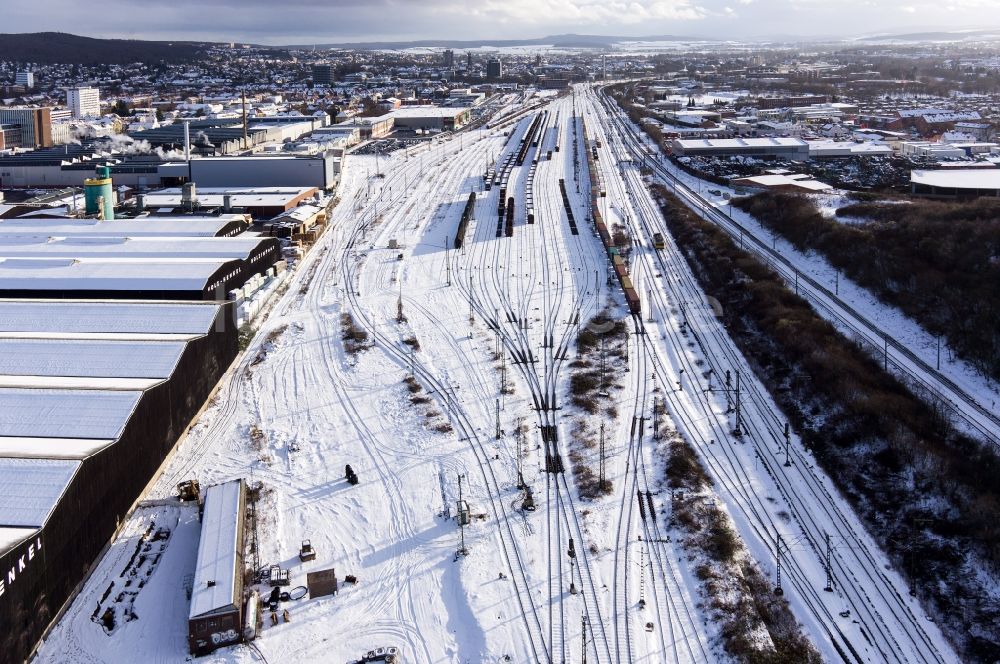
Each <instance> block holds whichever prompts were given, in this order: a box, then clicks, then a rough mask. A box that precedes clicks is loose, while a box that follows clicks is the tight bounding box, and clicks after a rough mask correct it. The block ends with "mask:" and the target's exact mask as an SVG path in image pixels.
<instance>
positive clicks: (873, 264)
mask: <svg viewBox="0 0 1000 664" xmlns="http://www.w3.org/2000/svg"><path fill="white" fill-rule="evenodd" d="M734 205H736V206H737V207H739V208H740V209H742V210H744V211H746V212H749V213H750V214H752V215H753V216H754V217H755V218H756V219H757V220H758V221H760V222H761V223H762V224H763V225H764V226H766V227H767V228H769V229H771V230H772V231H774V232H775V233H778V234H779V235H781V236H782V237H784V238H786V239H787V240H788V241H789V242H791V243H792V244H793V245H795V247H796V248H798V249H800V250H803V251H817V252H819V253H820V254H822V255H823V256H824V257H825V258H826V259H827V260H828V261H829V262H830V263H831V264H832V265H833V266H834V267H836V268H837V269H838V270H841V271H842V272H843V273H844V274H846V275H847V276H848V277H850V278H851V279H852V280H854V281H855V282H857V283H858V284H860V285H862V286H864V287H865V288H868V289H869V290H871V291H872V292H873V293H874V294H875V295H876V296H877V297H878V298H879V299H880V300H882V301H883V302H885V303H887V304H890V305H892V306H895V307H898V308H900V309H901V310H903V311H904V312H905V313H906V314H907V315H909V316H911V317H912V318H914V319H915V320H916V321H918V322H919V323H920V324H921V325H922V326H923V327H924V328H925V329H927V330H928V331H929V332H931V333H932V334H935V335H938V336H941V337H944V338H946V339H947V341H948V344H949V345H950V346H951V348H952V349H954V351H955V352H956V353H957V354H958V355H959V356H961V357H963V358H965V359H966V360H968V361H969V362H970V363H971V364H972V365H973V366H975V367H976V368H977V369H979V370H980V371H982V372H983V373H984V374H986V375H988V376H990V377H992V378H994V379H997V380H1000V201H998V200H995V199H989V198H980V199H976V200H974V201H966V202H942V201H924V200H912V201H908V202H905V203H904V202H899V201H891V202H878V201H872V202H866V201H861V202H856V203H854V204H851V205H848V206H845V207H842V208H840V209H839V210H837V215H838V217H841V218H849V220H850V223H843V222H841V221H838V220H837V219H831V218H828V217H825V216H823V215H822V214H820V212H819V211H818V210H817V209H816V206H815V204H814V203H813V201H812V200H811V199H810V198H808V197H806V196H802V195H794V194H783V193H763V194H758V195H756V196H752V197H749V198H741V199H737V200H735V201H734Z"/></svg>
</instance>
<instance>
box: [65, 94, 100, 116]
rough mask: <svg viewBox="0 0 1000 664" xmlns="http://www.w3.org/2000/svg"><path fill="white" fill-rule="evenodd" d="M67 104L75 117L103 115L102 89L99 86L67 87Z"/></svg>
mask: <svg viewBox="0 0 1000 664" xmlns="http://www.w3.org/2000/svg"><path fill="white" fill-rule="evenodd" d="M66 105H67V106H69V110H71V111H72V112H73V117H74V118H97V117H100V116H101V91H100V90H98V89H97V88H66Z"/></svg>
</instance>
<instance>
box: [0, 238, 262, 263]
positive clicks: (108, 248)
mask: <svg viewBox="0 0 1000 664" xmlns="http://www.w3.org/2000/svg"><path fill="white" fill-rule="evenodd" d="M262 242H264V238H259V237H233V238H226V237H219V238H217V237H212V238H205V237H193V238H178V237H136V238H130V237H67V238H47V239H46V238H41V237H38V236H27V237H26V236H0V257H5V258H36V257H37V258H55V257H66V258H78V257H88V258H97V257H108V258H110V257H118V258H164V257H172V258H229V259H236V258H239V259H243V260H247V259H248V258H249V257H250V255H251V254H252V253H253V252H254V251H255V250H256V249H257V247H259V246H260V245H261V243H262Z"/></svg>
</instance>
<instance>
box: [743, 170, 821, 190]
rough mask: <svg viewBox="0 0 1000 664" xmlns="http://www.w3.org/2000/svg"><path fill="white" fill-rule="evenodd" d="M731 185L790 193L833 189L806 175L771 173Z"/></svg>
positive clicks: (744, 179)
mask: <svg viewBox="0 0 1000 664" xmlns="http://www.w3.org/2000/svg"><path fill="white" fill-rule="evenodd" d="M732 184H733V186H736V187H748V188H750V189H764V190H768V191H787V192H792V193H817V192H820V191H826V190H828V189H833V187H831V186H830V185H828V184H824V183H822V182H820V181H818V180H813V179H812V178H811V177H809V176H808V175H803V174H791V175H785V174H780V173H773V174H769V175H755V176H752V177H747V178H737V179H735V180H733V181H732Z"/></svg>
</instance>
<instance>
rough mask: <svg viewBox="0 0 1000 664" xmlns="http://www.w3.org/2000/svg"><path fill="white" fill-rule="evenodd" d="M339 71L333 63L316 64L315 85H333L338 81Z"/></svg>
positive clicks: (314, 71)
mask: <svg viewBox="0 0 1000 664" xmlns="http://www.w3.org/2000/svg"><path fill="white" fill-rule="evenodd" d="M336 76H337V71H336V69H335V68H334V66H333V65H331V64H325V63H320V64H315V65H313V66H312V79H313V83H314V84H315V85H333V84H334V83H336V82H337V78H336Z"/></svg>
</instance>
